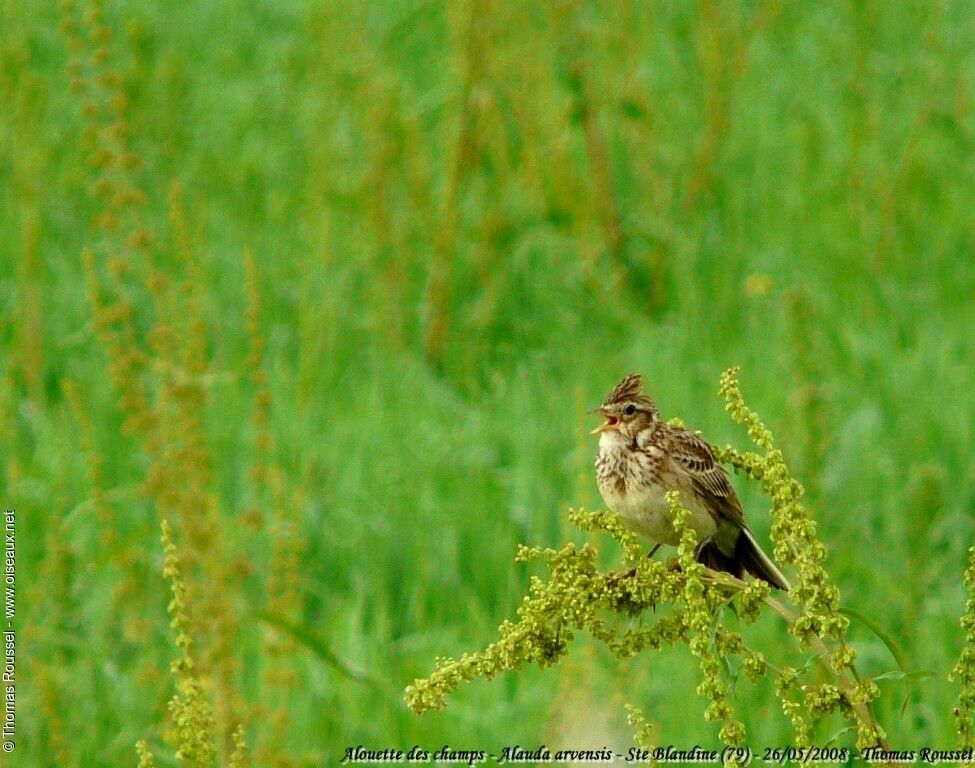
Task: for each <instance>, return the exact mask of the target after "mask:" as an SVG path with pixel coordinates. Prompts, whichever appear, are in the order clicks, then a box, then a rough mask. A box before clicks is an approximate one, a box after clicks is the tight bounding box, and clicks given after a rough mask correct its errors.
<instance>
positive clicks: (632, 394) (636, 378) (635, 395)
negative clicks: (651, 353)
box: [603, 373, 653, 407]
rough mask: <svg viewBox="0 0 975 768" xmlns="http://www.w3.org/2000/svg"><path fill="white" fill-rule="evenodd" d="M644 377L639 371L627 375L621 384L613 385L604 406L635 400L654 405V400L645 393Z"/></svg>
mask: <svg viewBox="0 0 975 768" xmlns="http://www.w3.org/2000/svg"><path fill="white" fill-rule="evenodd" d="M642 390H643V377H642V376H641V375H640V374H639V373H631V374H630V375H629V376H626V377H625V378H624V379H623V380H622V381H621V382H620V383H619V384H617V385H616V386H615V387H613V391H612V392H610V393H609V394H608V395H606V399H605V400H603V406H604V407H605V406H607V405H613V404H614V403H622V402H624V401H633V402H637V403H645V404H647V405H653V401H652V400H651V399H650V398H649V397H647V396H646V395H644V394H643V392H642Z"/></svg>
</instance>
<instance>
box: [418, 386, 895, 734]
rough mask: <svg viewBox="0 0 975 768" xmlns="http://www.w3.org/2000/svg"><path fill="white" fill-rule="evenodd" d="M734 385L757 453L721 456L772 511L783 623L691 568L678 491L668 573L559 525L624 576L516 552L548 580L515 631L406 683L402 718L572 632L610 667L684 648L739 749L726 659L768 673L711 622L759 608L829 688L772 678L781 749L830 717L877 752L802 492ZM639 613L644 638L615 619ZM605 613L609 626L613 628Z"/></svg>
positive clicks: (552, 654)
mask: <svg viewBox="0 0 975 768" xmlns="http://www.w3.org/2000/svg"><path fill="white" fill-rule="evenodd" d="M736 376H737V369H736V368H733V369H730V370H728V371H726V372H725V373H724V375H723V376H722V379H721V393H722V394H723V395H724V397H725V399H726V401H727V406H728V411H729V412H730V413H731V415H732V417H733V418H734V419H735V420H736V421H739V422H740V423H742V424H744V425H745V426H746V427H747V429H748V434H749V436H750V437H751V438H752V440H754V441H755V442H756V443H757V444H758V445H759V446H760V447H761V448H762V449H763V450H764V454H763V455H758V454H750V455H745V454H742V453H741V452H740V451H738V450H736V449H735V448H733V447H731V446H729V447H727V448H725V449H724V450H723V451H722V452H721V453H722V455H723V456H724V457H726V458H727V459H728V460H729V461H730V462H731V463H732V464H733V465H734V466H735V467H736V468H741V469H746V470H747V472H748V474H749V476H750V477H752V478H755V479H761V483H762V490H763V492H764V493H765V494H766V495H767V496H768V497H769V498H770V500H771V502H772V510H773V517H774V521H773V526H772V535H773V539H774V540H775V544H776V554H777V556H778V557H779V559H780V561H781V562H783V563H788V564H791V565H794V566H795V567H796V571H797V573H798V577H799V578H798V583H797V586H796V587H794V588H793V590H792V591H791V592H790V597H791V598H792V600H793V601H794V602H795V603H796V604H797V605H798V606H799V608H800V610H799V612H798V613H797V614H795V613H792V612H791V611H790V610H789V609H788V608H786V607H784V606H783V605H782V604H781V603H780V602H779V601H778V600H776V599H773V598H772V597H770V596H769V586H768V584H766V583H764V582H762V581H757V580H756V581H751V582H750V583H746V582H743V581H741V580H739V579H736V578H734V577H732V576H729V575H727V574H718V573H715V572H713V571H709V570H708V569H707V568H705V567H704V566H703V565H701V564H700V563H698V562H697V561H696V560H695V554H696V552H697V549H698V545H699V541H698V539H697V536H696V534H695V532H694V530H693V529H692V528H691V527H690V525H689V524H688V520H689V518H690V512H689V511H688V510H687V509H685V508H684V507H683V506H682V505H681V503H680V494H679V493H678V492H677V491H671V492H670V493H668V494H667V502H668V504H669V505H670V508H671V512H672V513H673V521H674V522H673V524H674V530H675V531H676V532H677V533H678V534H679V536H680V543H679V544H678V547H677V557H676V558H675V559H673V560H671V561H670V563H668V564H664V563H660V562H652V561H649V560H648V559H647V558H643V557H641V556H640V549H639V545H638V544H637V543H635V541H634V538H633V535H632V534H631V533H629V532H627V531H625V530H624V528H623V527H622V523H621V521H620V520H619V518H618V517H616V516H614V515H611V514H609V513H605V512H604V513H596V514H594V515H585V514H583V513H573V514H572V515H571V516H570V518H571V519H572V521H573V522H575V523H576V524H577V525H578V526H579V527H580V528H582V529H583V530H587V531H602V532H605V533H609V534H611V535H612V536H613V538H615V539H616V540H617V541H618V542H619V543H620V545H621V546H622V548H623V551H624V553H625V561H626V564H627V565H628V566H632V567H631V570H630V571H628V572H624V573H620V572H608V573H600V572H599V571H598V570H597V567H596V551H595V549H594V548H593V547H592V545H590V544H586V545H585V546H584V547H583V548H582V549H581V550H577V549H576V547H575V546H574V545H573V544H568V545H566V546H565V547H563V548H562V549H561V550H553V549H547V550H541V549H539V548H534V549H526V548H523V549H522V550H521V551H520V552H519V555H518V559H519V560H522V561H526V560H529V561H530V560H542V561H543V562H544V563H545V564H546V565H547V566H548V568H549V570H550V571H551V576H550V578H549V581H548V582H547V583H544V582H542V581H541V580H540V579H538V578H537V577H532V580H531V582H530V587H529V595H528V596H527V597H526V598H525V599H524V602H523V603H522V605H521V607H520V608H519V609H518V621H517V622H510V621H505V622H504V623H502V625H501V626H500V628H499V630H498V633H499V638H498V640H497V641H496V642H494V643H492V644H491V645H490V646H488V648H486V649H485V650H484V651H483V652H480V653H473V654H471V653H468V654H465V655H464V656H463V657H462V658H461V659H460V660H459V661H456V660H453V659H446V660H440V661H438V663H437V667H436V669H435V670H434V672H433V673H432V674H431V675H430V677H428V678H425V679H419V680H416V681H414V682H413V683H412V685H410V686H409V687H408V688H407V689H406V703H407V705H408V706H409V707H410V709H412V710H413V711H414V712H417V713H423V712H425V711H427V710H430V709H442V708H443V707H444V706H445V705H446V696H447V695H449V694H451V693H453V692H454V691H455V690H456V688H457V687H458V686H459V685H460V684H461V683H463V682H470V681H471V680H473V679H475V678H477V677H483V678H486V679H488V680H490V679H492V678H494V677H495V676H497V675H498V674H499V673H500V672H503V671H509V670H519V669H521V668H522V667H523V666H524V665H526V664H529V663H532V662H534V663H537V664H538V665H539V666H542V667H544V666H549V665H551V664H553V663H555V662H557V661H559V660H560V659H561V658H562V657H563V656H564V655H565V654H566V653H567V646H568V643H569V642H570V641H571V640H572V639H573V638H574V636H575V635H574V633H575V631H577V630H581V631H586V632H589V633H590V634H591V635H592V636H593V637H594V638H596V639H597V640H599V641H601V642H603V643H605V644H606V645H607V646H608V648H609V649H610V651H611V652H612V653H613V654H614V655H615V656H617V657H618V658H620V659H626V658H630V657H633V656H636V655H637V654H639V653H640V652H642V651H644V650H647V649H650V650H657V649H659V648H660V647H661V646H662V645H664V644H671V645H672V644H676V643H683V644H686V645H687V647H688V650H689V651H690V653H691V655H692V656H694V657H695V658H696V659H697V661H698V665H699V668H700V677H701V681H700V683H699V684H698V686H697V692H698V694H700V695H701V696H703V697H704V698H705V699H706V701H707V705H706V707H705V709H704V719H705V720H708V721H711V720H720V721H722V726H721V729H720V731H719V733H718V736H719V738H720V739H721V741H722V742H724V743H725V744H727V745H728V746H741V745H742V744H744V743H745V735H746V734H745V726H744V724H743V723H742V722H741V721H740V720H739V719H737V718H736V717H735V714H734V711H733V708H732V705H731V702H730V700H729V686H728V681H727V679H726V675H725V669H726V668H727V666H728V659H729V658H731V657H734V656H739V657H741V670H742V671H743V673H744V674H746V675H747V677H749V678H750V679H751V680H752V681H755V680H757V679H759V678H761V677H763V676H764V675H765V674H766V673H767V672H768V670H769V666H768V662H767V660H766V657H765V655H764V654H763V653H762V652H761V651H758V650H753V649H750V648H748V647H747V646H746V644H745V640H744V638H743V637H742V635H741V634H740V633H739V632H738V631H736V630H733V629H731V628H729V627H728V626H726V625H724V624H722V623H720V621H719V619H720V615H721V612H722V609H724V608H725V607H727V606H728V605H735V606H736V608H737V614H738V615H739V616H740V617H741V618H742V619H743V620H744V621H745V622H747V623H753V622H755V621H756V620H757V619H758V615H759V611H760V608H761V605H762V603H763V602H764V603H766V604H767V605H768V606H769V607H770V608H772V609H773V610H774V611H775V612H776V613H778V614H779V615H780V616H782V617H783V618H784V619H785V620H786V622H787V630H788V632H789V634H791V635H793V636H794V637H796V638H798V639H799V640H800V642H801V644H802V647H804V648H806V647H808V648H811V649H812V651H813V655H811V656H810V657H809V658H808V659H805V660H804V662H803V667H804V668H805V669H809V668H810V667H811V665H812V662H813V661H816V660H819V661H820V662H822V663H823V664H824V666H825V668H826V669H827V670H828V671H829V673H830V674H831V679H830V680H829V681H828V682H823V683H818V684H817V683H814V682H813V681H812V680H810V679H805V678H804V676H803V675H802V674H801V673H800V672H798V671H796V670H795V669H785V670H783V671H782V672H780V673H779V675H778V677H777V679H776V692H777V694H778V696H779V697H780V699H781V701H782V707H783V711H784V712H785V714H786V715H787V716H788V717H789V718H790V720H792V723H793V729H794V734H793V741H792V743H794V744H796V745H799V746H808V745H809V744H810V742H809V728H810V723H809V720H811V721H813V723H816V722H819V721H822V720H824V719H827V718H828V717H829V716H830V715H832V714H833V713H841V714H842V715H843V716H844V717H845V718H847V719H849V720H851V721H852V722H853V724H854V725H855V727H856V731H857V737H856V746H857V747H860V748H862V747H870V746H877V745H883V746H884V747H886V743H885V741H884V739H885V737H886V733H885V732H884V730H883V728H881V726H880V725H879V724H878V723H877V721H876V720H875V718H874V715H873V713H872V711H871V703H872V702H873V701H874V700H875V699H876V698H877V696H878V695H879V688H878V687H877V684H876V683H875V682H874V681H873V680H870V679H860V678H859V676H858V675H857V672H856V669H855V668H854V666H853V662H854V659H855V654H854V652H853V650H852V648H851V647H850V646H849V645H848V644H847V643H846V642H845V634H846V631H847V629H848V624H849V622H848V620H847V619H846V617H841V616H838V615H837V614H836V604H837V603H838V600H839V594H838V591H837V590H836V589H835V587H831V586H830V585H829V575H828V574H827V572H826V570H825V568H823V566H822V565H821V561H822V560H823V556H824V552H823V545H822V543H821V542H820V541H819V540H818V539H817V538H816V535H815V526H814V524H813V522H812V520H811V519H810V518H809V517H808V515H807V514H806V512H805V510H804V509H803V507H802V506H801V505H800V504H799V501H798V500H799V497H800V496H801V495H802V489H801V487H800V486H799V484H798V483H797V482H796V480H795V479H794V478H793V477H792V476H791V475H790V474H789V470H788V468H787V467H786V465H785V463H784V462H783V460H782V454H781V452H780V451H778V450H777V449H775V448H774V443H773V439H772V434H771V432H770V431H769V430H768V429H767V428H766V427H765V426H764V425H763V424H762V422H761V421H760V420H759V418H758V416H757V414H755V413H754V411H752V410H751V409H749V408H748V407H747V406H746V405H745V402H744V399H743V397H742V394H741V391H740V389H739V387H738V381H737V378H736ZM824 595H825V596H826V597H825V598H824V597H823V596H824ZM665 603H672V605H673V610H672V611H671V612H670V613H668V614H667V615H665V616H664V615H661V617H660V618H657V617H656V613H657V609H658V606H660V605H662V604H665ZM650 609H652V611H653V614H654V619H655V620H654V619H651V621H653V623H652V625H651V626H650V627H649V628H647V629H640V630H638V631H634V630H632V628H631V627H630V626H629V625H628V623H627V622H626V621H622V620H621V619H627V618H630V619H631V618H632V617H635V616H641V614H644V613H645V612H646V611H647V610H650ZM613 613H615V614H618V616H617V617H612V614H613ZM607 614H608V615H609V617H607ZM829 641H833V645H832V647H830V646H828V645H827V642H829ZM793 689H795V690H796V691H798V692H799V693H801V695H802V699H801V702H800V701H795V700H792V699H791V698H789V693H790V691H791V690H793ZM634 718H635V722H636V725H637V730H638V733H637V736H636V741H637V743H638V744H639V743H640V742H642V741H645V740H646V738H647V734H646V728H645V726H644V724H643V721H642V720H641V718H640V716H634V715H633V710H630V719H631V720H633V719H634Z"/></svg>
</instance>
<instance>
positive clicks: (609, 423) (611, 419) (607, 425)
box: [589, 408, 620, 435]
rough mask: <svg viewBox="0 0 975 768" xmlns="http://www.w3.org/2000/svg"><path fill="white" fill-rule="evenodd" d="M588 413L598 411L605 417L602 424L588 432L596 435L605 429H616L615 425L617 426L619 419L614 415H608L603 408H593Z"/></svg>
mask: <svg viewBox="0 0 975 768" xmlns="http://www.w3.org/2000/svg"><path fill="white" fill-rule="evenodd" d="M589 413H598V414H599V415H600V416H602V417H603V418H604V419H605V421H604V422H603V423H602V424H600V425H599V426H598V427H596V428H595V429H594V430H593V431H592V432H590V433H589V434H590V435H598V434H599V433H600V432H605V431H606V430H607V429H616V427H617V426H619V423H620V420H619V419H617V418H616V417H615V416H612V415H610V413H609V412H608V411H607V410H606V409H605V408H594V409H593V410H591V411H589Z"/></svg>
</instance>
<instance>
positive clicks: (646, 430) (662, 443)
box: [592, 374, 789, 590]
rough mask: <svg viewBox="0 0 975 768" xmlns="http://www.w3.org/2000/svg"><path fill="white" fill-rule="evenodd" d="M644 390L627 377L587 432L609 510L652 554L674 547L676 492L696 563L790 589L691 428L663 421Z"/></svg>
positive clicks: (725, 476)
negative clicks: (692, 535) (592, 437)
mask: <svg viewBox="0 0 975 768" xmlns="http://www.w3.org/2000/svg"><path fill="white" fill-rule="evenodd" d="M642 389H643V379H642V377H640V376H639V375H637V374H630V375H629V376H627V377H626V378H625V379H623V380H622V381H621V382H620V383H619V384H617V385H616V386H615V387H614V388H613V391H612V392H610V393H609V395H607V396H606V399H605V400H604V401H603V404H602V405H601V406H600V407H599V408H597V409H596V411H595V412H597V413H599V414H601V415H602V416H603V418H604V419H605V422H604V423H603V424H602V425H600V426H599V427H597V428H596V429H594V430H593V432H592V434H598V435H599V452H598V453H597V455H596V477H597V480H598V482H599V492H600V493H601V494H602V496H603V500H604V501H605V502H606V504H607V506H608V507H609V508H610V509H611V510H613V511H614V512H616V513H617V514H619V515H620V517H622V518H623V522H624V523H625V524H626V525H627V526H628V527H629V528H630V529H632V530H634V531H636V532H637V533H639V534H641V535H643V536H646V537H647V538H648V539H650V540H651V541H653V542H655V543H656V545H657V546H656V547H654V549H653V551H652V552H651V554H653V552H655V551H656V549H657V547H659V546H660V545H661V544H670V545H676V544H677V543H678V542H679V537H678V535H677V533H676V531H675V530H674V527H673V515H672V514H671V511H670V506H669V505H668V504H667V499H666V494H667V492H668V491H680V495H681V502H682V503H683V505H684V507H685V508H686V509H687V510H688V511H690V513H691V518H690V520H691V525H692V526H693V528H694V530H695V531H696V532H697V535H698V539H699V541H700V542H701V543H700V545H699V547H698V550H697V560H698V562H700V563H703V564H704V565H705V566H707V567H708V568H711V569H712V570H715V571H725V572H727V573H730V574H733V575H734V576H737V577H739V578H741V577H742V576H744V574H745V572H747V573H750V574H751V575H752V576H755V577H757V578H760V579H764V580H765V581H767V582H768V583H769V584H771V585H772V586H773V587H776V588H777V589H783V590H788V589H789V582H788V581H787V580H786V578H785V576H783V575H782V572H781V571H780V570H779V569H778V568H777V567H776V565H775V563H773V562H772V560H771V558H769V556H768V555H766V554H765V553H764V552H763V551H762V548H761V547H759V546H758V544H757V543H756V541H755V538H754V537H753V536H752V534H751V531H749V530H748V526H747V525H746V524H745V516H744V514H743V513H742V510H741V503H740V502H739V501H738V496H737V495H736V494H735V489H734V488H732V486H731V483H730V482H729V481H728V474H727V473H726V472H725V470H724V467H722V466H721V465H720V464H718V462H717V461H715V458H714V453H713V452H712V451H711V446H709V445H708V444H707V443H706V442H705V441H704V440H702V439H701V438H700V437H699V436H698V435H697V434H696V433H694V432H692V431H690V430H689V429H685V428H683V427H672V426H669V425H668V424H666V423H664V422H663V421H661V419H660V412H659V411H658V410H657V406H656V405H654V402H653V400H651V399H650V398H649V397H647V396H646V395H644V394H643V392H642Z"/></svg>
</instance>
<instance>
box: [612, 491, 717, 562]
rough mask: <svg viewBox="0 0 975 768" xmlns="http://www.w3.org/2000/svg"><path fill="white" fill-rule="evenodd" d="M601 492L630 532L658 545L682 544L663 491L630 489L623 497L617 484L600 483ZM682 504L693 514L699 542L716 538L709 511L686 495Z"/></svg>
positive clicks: (682, 496) (692, 519)
mask: <svg viewBox="0 0 975 768" xmlns="http://www.w3.org/2000/svg"><path fill="white" fill-rule="evenodd" d="M599 490H600V493H601V494H602V496H603V500H604V501H605V502H606V506H608V507H609V508H610V509H611V510H612V511H613V512H615V513H616V514H618V515H619V516H620V517H621V518H622V520H623V523H624V524H625V525H626V527H627V528H629V529H630V530H632V531H634V532H636V533H638V534H640V535H641V536H645V537H646V538H648V539H650V540H651V541H653V542H656V543H659V544H669V545H671V546H676V545H677V544H678V543H679V541H680V537H679V536H678V535H677V532H676V531H675V530H674V525H673V515H672V514H671V511H670V505H669V504H668V503H667V497H666V492H665V491H664V489H663V488H661V487H659V486H650V487H647V488H645V489H643V490H641V491H639V492H636V491H635V490H634V489H628V490H627V492H626V493H625V494H620V493H619V492H618V491H617V489H616V487H615V485H607V486H605V487H604V486H603V484H602V483H600V488H599ZM681 502H682V503H683V505H684V506H685V507H686V508H687V510H688V511H689V512H690V513H691V527H693V528H694V531H695V533H697V536H698V540H699V541H705V540H707V539H711V538H713V537H714V535H715V533H716V532H717V525H716V524H715V522H714V518H713V517H711V514H710V513H709V512H708V511H707V509H705V508H704V507H703V505H702V504H701V503H700V502H699V501H698V500H697V499H696V498H694V497H690V496H689V495H688V494H686V493H681Z"/></svg>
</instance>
